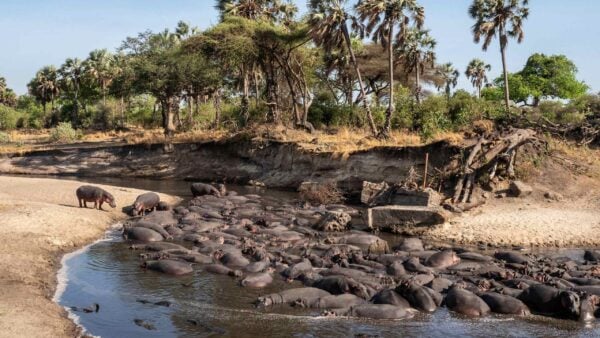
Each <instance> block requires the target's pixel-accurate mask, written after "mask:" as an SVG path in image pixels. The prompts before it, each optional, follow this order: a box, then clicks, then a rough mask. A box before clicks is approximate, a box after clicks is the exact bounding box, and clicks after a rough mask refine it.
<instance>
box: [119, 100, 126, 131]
mask: <svg viewBox="0 0 600 338" xmlns="http://www.w3.org/2000/svg"><path fill="white" fill-rule="evenodd" d="M120 125H121V128H125V98H124V97H123V95H121V123H120Z"/></svg>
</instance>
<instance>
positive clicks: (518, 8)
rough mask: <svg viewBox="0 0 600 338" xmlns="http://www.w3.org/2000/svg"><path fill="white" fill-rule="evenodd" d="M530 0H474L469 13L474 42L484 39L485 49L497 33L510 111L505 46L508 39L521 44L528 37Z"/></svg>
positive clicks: (506, 102) (506, 97)
mask: <svg viewBox="0 0 600 338" xmlns="http://www.w3.org/2000/svg"><path fill="white" fill-rule="evenodd" d="M528 4H529V0H473V3H472V4H471V6H470V7H469V15H470V16H471V17H472V18H473V19H475V24H474V25H473V29H472V30H473V37H474V39H475V43H479V42H480V41H481V39H482V38H483V46H482V47H483V50H484V51H486V50H487V49H488V47H489V46H490V44H491V42H492V40H493V39H494V38H495V37H496V36H498V37H499V41H500V53H501V54H502V69H503V71H504V101H505V104H506V111H507V113H508V111H509V101H510V93H509V89H508V70H507V66H506V47H507V45H508V38H509V37H512V38H516V39H517V42H518V43H521V42H522V41H523V39H524V37H525V33H524V32H523V21H525V20H526V19H527V17H528V16H529V8H528V7H527V5H528Z"/></svg>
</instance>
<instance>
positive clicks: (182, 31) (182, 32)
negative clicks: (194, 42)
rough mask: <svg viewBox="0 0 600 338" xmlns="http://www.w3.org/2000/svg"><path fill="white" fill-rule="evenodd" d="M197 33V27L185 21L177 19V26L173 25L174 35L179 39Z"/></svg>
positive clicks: (198, 31)
mask: <svg viewBox="0 0 600 338" xmlns="http://www.w3.org/2000/svg"><path fill="white" fill-rule="evenodd" d="M198 33H200V29H199V28H198V27H191V26H190V24H189V23H187V22H185V21H179V22H178V23H177V27H175V35H176V36H177V38H178V39H179V40H185V39H187V38H189V37H190V36H192V35H196V34H198Z"/></svg>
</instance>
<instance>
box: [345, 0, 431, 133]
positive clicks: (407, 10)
mask: <svg viewBox="0 0 600 338" xmlns="http://www.w3.org/2000/svg"><path fill="white" fill-rule="evenodd" d="M356 11H357V13H358V15H359V18H360V20H361V21H362V22H365V23H366V27H365V32H366V33H367V34H369V35H371V34H372V37H373V41H374V42H375V43H378V42H380V43H381V45H382V47H383V48H384V49H387V54H388V82H389V97H388V100H389V102H388V109H387V112H386V114H385V124H384V126H383V130H382V131H381V132H380V136H381V137H384V138H387V137H389V135H390V128H391V122H392V114H393V112H394V63H395V62H394V52H393V51H394V45H395V46H396V47H400V46H402V45H403V44H404V40H405V38H406V32H407V30H408V27H409V25H410V23H411V22H413V23H414V25H415V26H416V27H417V28H419V29H421V28H422V26H423V24H424V22H425V9H424V8H423V7H422V6H420V5H419V4H418V2H417V1H416V0H360V1H359V2H358V3H357V4H356ZM397 26H398V27H397ZM396 28H397V29H396Z"/></svg>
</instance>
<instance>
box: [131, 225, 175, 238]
mask: <svg viewBox="0 0 600 338" xmlns="http://www.w3.org/2000/svg"><path fill="white" fill-rule="evenodd" d="M134 226H135V227H140V228H147V229H152V230H154V231H156V232H158V233H159V234H161V235H162V236H163V237H164V238H166V239H172V236H171V235H170V234H169V233H168V232H167V231H166V230H165V228H163V227H161V226H160V225H158V224H156V223H152V222H148V221H139V222H137V223H135V224H134Z"/></svg>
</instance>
